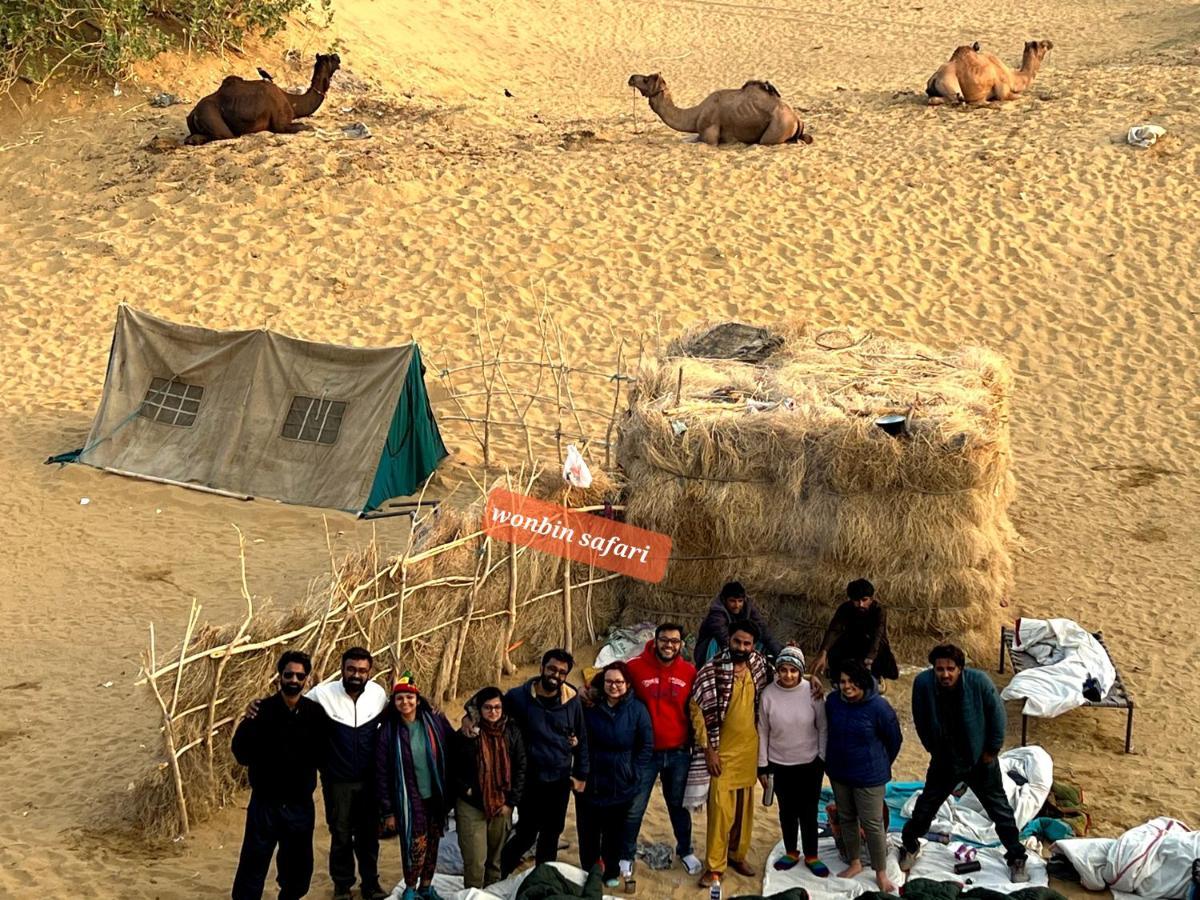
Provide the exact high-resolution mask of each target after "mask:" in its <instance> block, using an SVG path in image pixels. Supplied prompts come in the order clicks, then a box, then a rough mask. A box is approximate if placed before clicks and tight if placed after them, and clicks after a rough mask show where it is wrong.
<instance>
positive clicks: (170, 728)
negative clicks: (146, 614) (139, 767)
mask: <svg viewBox="0 0 1200 900" xmlns="http://www.w3.org/2000/svg"><path fill="white" fill-rule="evenodd" d="M148 662H149V668H148V670H147V671H148V673H149V682H150V690H151V691H153V692H154V699H155V700H157V701H158V707H159V709H161V710H162V716H163V724H164V725H165V726H166V732H165V733H164V737H165V739H166V742H167V764H168V765H169V766H170V768H171V778H172V779H173V780H174V782H175V800H176V802H177V803H178V805H179V835H180V837H185V838H186V837H187V836H188V834H189V832H190V831H191V828H190V826H189V824H188V809H187V797H186V796H185V795H184V792H183V776H182V775H181V774H180V772H179V755H178V751H177V750H176V749H175V727H174V725H173V723H172V722H171V714H170V712H169V711H168V710H167V702H166V700H164V699H163V695H162V691H160V690H159V689H158V679H157V678H156V677H155V676H154V674H153V673H154V671H155V670H156V669H157V668H158V653H157V650H156V648H155V644H154V624H153V623H151V625H150V659H149V660H148Z"/></svg>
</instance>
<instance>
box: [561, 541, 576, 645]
mask: <svg viewBox="0 0 1200 900" xmlns="http://www.w3.org/2000/svg"><path fill="white" fill-rule="evenodd" d="M571 619H572V615H571V561H570V560H569V559H564V560H563V632H564V633H563V647H564V648H565V649H566V651H567V652H568V653H574V652H575V647H574V645H575V629H574V627H573V626H572V622H571Z"/></svg>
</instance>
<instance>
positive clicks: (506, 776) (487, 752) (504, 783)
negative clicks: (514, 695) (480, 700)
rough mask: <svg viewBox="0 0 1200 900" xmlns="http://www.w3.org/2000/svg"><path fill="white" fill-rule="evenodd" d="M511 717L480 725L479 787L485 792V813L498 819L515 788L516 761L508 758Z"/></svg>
mask: <svg viewBox="0 0 1200 900" xmlns="http://www.w3.org/2000/svg"><path fill="white" fill-rule="evenodd" d="M507 725H508V717H507V716H501V718H500V721H498V722H489V721H487V720H486V719H485V720H484V721H483V723H482V724H481V725H480V728H479V746H478V754H479V756H478V759H479V790H480V792H481V793H482V795H483V814H484V815H485V816H486V817H487V818H489V819H494V818H496V816H498V815H500V810H501V809H503V808H504V807H505V806H506V805H507V804H508V792H509V791H510V790H511V789H512V761H511V760H510V759H509V758H508V740H507V739H506V738H505V736H504V731H505V728H506V726H507Z"/></svg>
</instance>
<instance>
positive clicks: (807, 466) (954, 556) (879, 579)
mask: <svg viewBox="0 0 1200 900" xmlns="http://www.w3.org/2000/svg"><path fill="white" fill-rule="evenodd" d="M697 333H698V332H697V331H694V332H692V333H690V334H688V335H685V336H684V337H683V338H681V339H680V340H679V341H677V342H676V343H675V344H673V345H672V346H674V347H675V348H676V350H678V348H679V347H683V346H690V345H692V341H693V340H694V339H695V338H696V336H697ZM830 347H833V348H834V349H829V348H830ZM1011 388H1012V376H1011V373H1010V371H1009V369H1008V366H1007V365H1006V364H1005V362H1004V360H1003V359H1002V358H1001V357H1000V356H998V355H997V354H995V353H993V352H992V351H989V350H985V349H982V348H971V347H968V348H964V349H962V350H959V351H957V352H950V353H945V352H939V351H935V350H932V349H930V348H928V347H924V346H922V345H919V344H913V343H904V342H899V341H894V340H889V339H883V338H874V337H867V338H865V339H861V340H855V339H854V338H853V336H850V335H844V334H842V335H836V334H835V335H833V336H832V337H831V336H830V335H829V333H824V334H814V333H812V332H805V331H804V330H803V329H792V331H791V334H790V335H789V337H788V341H787V343H786V344H785V345H784V347H783V348H782V349H780V350H777V351H776V352H774V353H773V354H772V355H771V356H769V357H768V358H767V359H765V360H764V361H762V362H759V363H756V364H747V363H742V362H738V361H736V360H726V359H699V358H693V357H682V358H681V357H672V356H664V357H661V358H658V359H652V360H650V361H649V362H647V363H646V364H645V365H644V367H643V370H642V371H641V372H640V373H639V380H638V385H637V388H636V390H635V391H634V393H633V394H632V396H631V409H630V412H629V415H628V416H627V417H626V419H625V421H624V422H623V423H622V427H621V430H620V434H619V445H618V460H619V461H620V463H621V465H622V468H623V470H624V473H625V477H626V519H627V521H629V522H631V523H633V524H637V525H640V526H642V527H646V528H651V529H654V530H657V531H662V532H665V533H667V534H670V535H671V536H672V538H673V541H674V549H673V557H672V562H671V565H670V566H669V568H668V571H667V575H666V578H665V579H664V581H663V582H662V583H661V584H660V585H657V586H647V585H629V586H627V589H626V591H625V616H626V618H630V617H636V616H637V615H638V614H639V612H638V611H639V610H640V611H643V612H646V613H650V612H653V611H654V610H656V609H664V610H668V611H674V612H675V613H677V614H682V613H684V612H687V613H688V614H690V616H691V617H693V618H697V617H699V616H700V615H702V614H703V612H704V610H705V609H706V608H707V606H708V604H709V603H710V602H711V598H712V597H713V595H714V594H715V592H716V590H717V589H718V588H719V587H720V584H721V583H722V582H724V581H726V580H731V579H735V578H736V579H737V580H740V581H742V582H743V583H744V584H746V586H747V588H748V589H749V590H750V591H751V592H752V593H755V594H757V595H758V596H759V599H760V602H762V603H763V605H764V606H765V607H767V608H768V612H769V613H771V614H773V615H777V616H778V617H779V619H780V622H781V623H783V625H784V627H787V628H789V629H792V630H794V631H796V632H797V634H796V635H795V636H797V637H801V638H803V639H804V640H806V641H809V642H812V643H814V644H815V641H817V640H819V637H820V632H822V631H823V630H824V626H825V624H826V622H827V620H828V617H829V615H830V614H831V613H832V610H833V609H834V608H835V607H836V605H837V604H838V603H840V602H841V601H842V600H843V599H844V597H845V587H846V584H847V582H849V581H851V580H853V579H854V578H858V577H868V578H870V579H871V580H872V581H873V582H874V583H875V585H876V586H877V588H879V593H880V596H881V597H882V598H883V599H884V600H885V602H886V603H887V604H888V609H889V614H890V617H891V632H892V640H893V643H894V644H896V645H898V646H901V647H905V648H906V649H912V650H914V651H915V650H917V649H919V648H921V647H925V646H926V645H927V644H928V642H929V641H930V640H932V639H945V638H954V639H956V640H959V641H960V642H962V643H964V644H965V645H967V646H968V648H969V649H973V650H978V651H980V652H982V651H983V650H985V649H990V650H991V652H994V649H991V641H992V625H993V624H994V622H995V620H996V618H997V617H998V612H999V607H1000V605H1001V604H1002V603H1004V602H1006V600H1007V598H1008V597H1009V595H1010V594H1011V591H1012V564H1011V559H1010V557H1009V554H1008V549H1009V546H1010V545H1011V543H1012V541H1013V540H1014V539H1015V537H1016V533H1015V530H1014V529H1013V527H1012V523H1011V522H1010V521H1009V519H1008V515H1007V508H1008V505H1009V503H1010V502H1011V499H1012V497H1013V494H1014V489H1015V488H1014V485H1015V479H1014V477H1013V474H1012V470H1011V466H1012V451H1011V447H1010V444H1009V435H1008V421H1009V414H1010V402H1011V401H1010V396H1011ZM890 413H899V414H902V415H906V417H907V429H906V433H905V434H904V435H903V436H901V437H899V438H896V437H892V436H890V435H888V434H886V433H885V432H883V430H882V429H880V428H878V427H876V426H875V424H874V422H875V420H876V418H878V417H879V416H881V415H884V414H890ZM797 598H802V599H800V600H798V599H797Z"/></svg>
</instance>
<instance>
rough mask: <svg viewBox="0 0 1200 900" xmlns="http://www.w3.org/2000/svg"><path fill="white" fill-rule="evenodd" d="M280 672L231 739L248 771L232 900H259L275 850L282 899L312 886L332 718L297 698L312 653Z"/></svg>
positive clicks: (289, 660) (288, 659)
mask: <svg viewBox="0 0 1200 900" xmlns="http://www.w3.org/2000/svg"><path fill="white" fill-rule="evenodd" d="M276 671H278V673H279V692H278V693H276V694H273V695H271V696H270V697H267V698H266V699H264V700H262V701H260V702H259V703H258V704H257V709H256V712H255V714H254V715H253V717H251V716H250V715H249V714H248V715H247V717H246V718H244V719H242V721H241V723H239V724H238V727H237V731H235V732H234V734H233V755H234V756H235V757H236V758H237V761H238V762H239V763H241V764H242V765H243V766H246V767H248V768H249V770H250V772H249V775H250V804H249V805H248V806H247V807H246V833H245V836H244V837H243V839H242V852H241V856H240V858H239V859H238V867H237V874H236V875H235V876H234V878H233V900H260V898H261V897H262V894H263V888H264V887H265V885H266V880H267V871H268V870H269V869H270V868H271V857H272V856H275V848H276V846H278V848H279V855H278V856H277V857H276V860H275V866H276V869H277V870H278V876H277V881H278V882H279V900H299V898H300V897H303V896H304V895H305V894H307V893H308V886H309V882H310V881H311V880H312V868H313V849H312V837H313V825H314V818H315V810H314V809H313V791H314V790H316V787H317V767H318V766H319V765H321V763H322V762H323V761H324V754H325V749H326V747H327V745H328V741H329V717H328V716H326V715H325V711H324V710H323V709H321V707H320V706H319V705H318V704H317V703H314V702H313V701H312V700H309V699H308V698H307V697H302V696H300V693H301V691H303V690H304V682H305V681H307V680H308V675H309V673H310V672H311V671H312V660H310V659H309V658H308V654H307V653H301V652H299V651H297V650H289V651H287V652H286V653H284V654H283V655H282V656H281V657H280V658H279V663H278V664H277V666H276Z"/></svg>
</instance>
